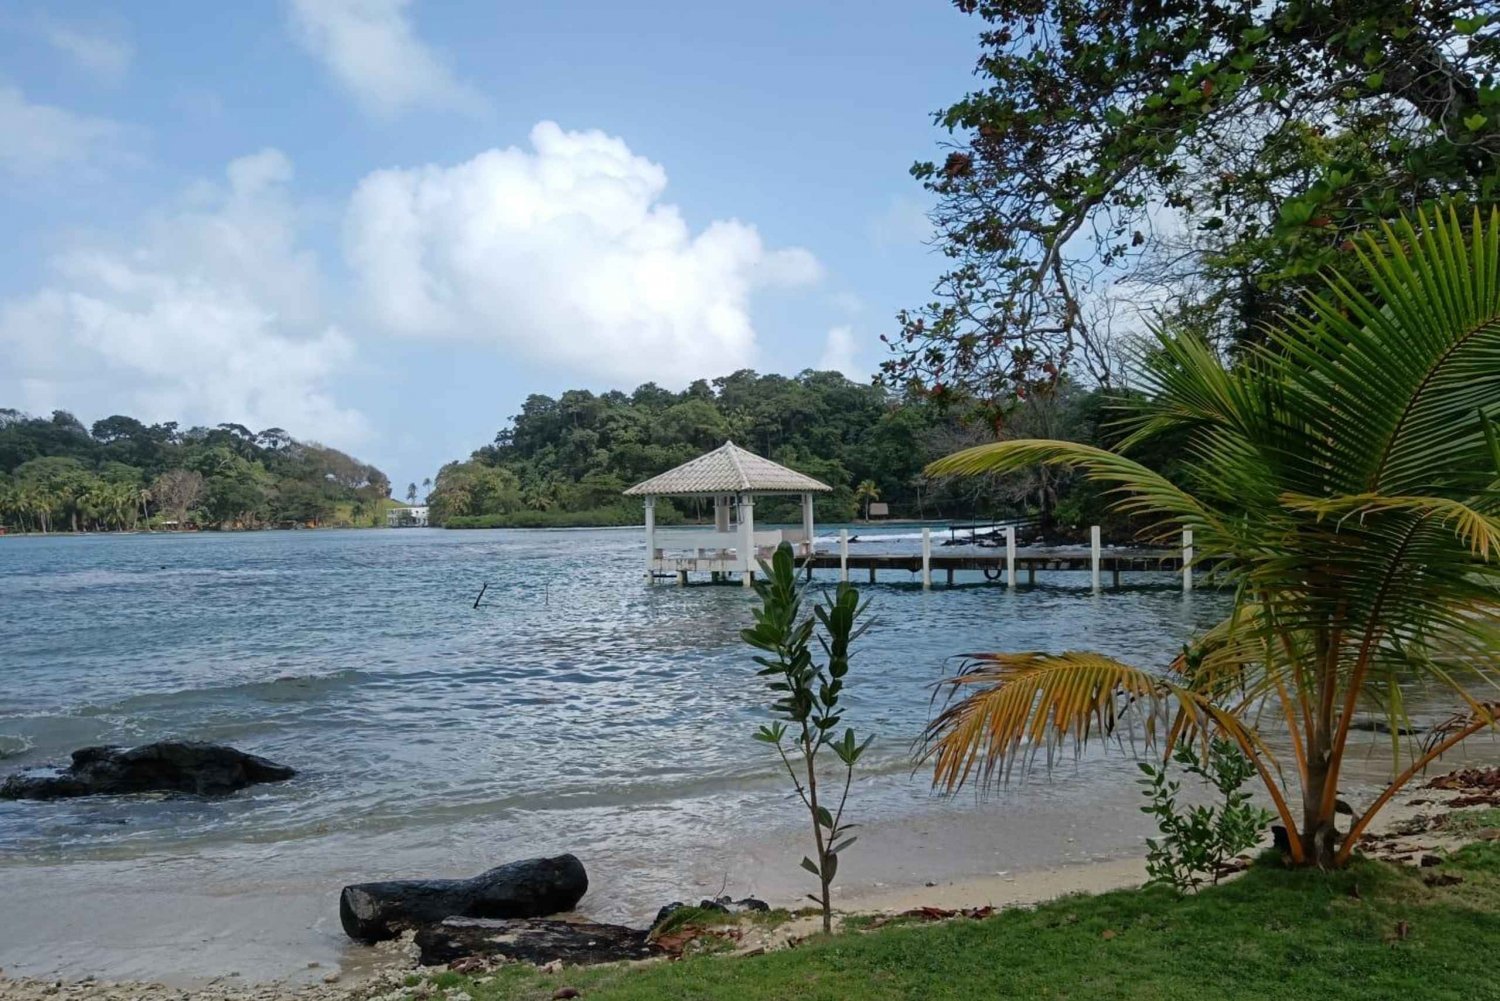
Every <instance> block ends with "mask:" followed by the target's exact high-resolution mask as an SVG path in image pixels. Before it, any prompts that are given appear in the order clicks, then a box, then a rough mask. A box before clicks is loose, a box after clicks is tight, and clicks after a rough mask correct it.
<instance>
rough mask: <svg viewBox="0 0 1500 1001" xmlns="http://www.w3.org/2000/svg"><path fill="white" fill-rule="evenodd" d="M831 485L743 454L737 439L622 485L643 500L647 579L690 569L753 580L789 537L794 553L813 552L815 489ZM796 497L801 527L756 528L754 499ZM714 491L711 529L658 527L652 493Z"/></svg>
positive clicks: (682, 579) (683, 576)
mask: <svg viewBox="0 0 1500 1001" xmlns="http://www.w3.org/2000/svg"><path fill="white" fill-rule="evenodd" d="M831 489H833V488H832V487H830V486H828V484H826V483H820V482H818V481H817V480H815V479H813V478H812V477H811V476H805V475H803V474H802V473H799V472H797V471H796V470H793V469H788V468H786V467H785V466H782V465H778V464H777V463H774V462H772V461H771V460H770V459H763V458H761V457H760V456H758V455H756V454H755V453H754V452H747V451H745V450H744V449H743V448H740V447H739V446H738V445H736V444H735V443H734V442H732V441H729V442H725V443H724V444H723V446H721V447H720V448H716V449H714V450H713V451H712V452H709V453H707V454H706V455H700V456H699V457H698V458H696V459H694V460H693V461H692V462H686V463H683V464H682V465H680V466H678V467H677V468H676V469H669V470H668V471H667V472H665V473H662V474H661V475H660V476H653V477H652V478H651V479H649V480H646V481H645V482H644V483H637V484H636V485H635V486H633V487H631V488H630V489H629V490H626V491H625V496H627V497H641V498H644V499H645V502H646V579H647V580H648V581H649V580H654V579H655V578H656V576H657V575H658V574H675V575H676V576H677V581H678V583H686V582H687V575H688V573H689V572H698V573H705V572H706V573H711V574H714V575H716V576H717V575H719V574H726V573H738V574H739V575H740V582H741V583H742V584H744V585H745V586H746V587H749V586H750V582H751V580H752V579H753V578H754V576H755V568H756V566H757V561H758V560H760V559H763V558H765V557H767V556H768V555H769V554H770V553H771V552H773V551H774V550H775V549H776V547H777V546H779V545H780V544H781V543H783V542H789V543H791V544H792V546H793V548H794V549H795V550H796V551H797V555H799V556H810V555H812V548H813V494H816V493H826V492H828V491H829V490H831ZM778 494H779V495H788V494H790V495H800V496H801V498H802V530H801V531H800V532H798V531H796V530H775V531H769V532H757V531H756V530H755V498H756V497H764V496H767V495H778ZM658 497H712V498H713V502H714V527H713V530H712V531H704V530H696V531H676V530H667V531H660V532H658V531H657V529H656V498H658Z"/></svg>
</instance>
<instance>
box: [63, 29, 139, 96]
mask: <svg viewBox="0 0 1500 1001" xmlns="http://www.w3.org/2000/svg"><path fill="white" fill-rule="evenodd" d="M41 31H42V37H43V38H45V39H46V40H47V42H48V44H50V45H51V46H52V47H53V48H55V49H57V50H58V51H59V52H61V53H63V54H64V55H66V56H67V57H68V58H70V59H72V60H73V62H75V63H77V64H78V66H79V67H80V68H81V69H83V70H85V71H87V72H89V73H92V74H93V75H94V76H96V77H98V78H99V79H101V80H103V81H104V82H105V83H119V82H120V81H121V80H123V79H124V78H125V74H126V73H127V72H129V70H130V62H131V60H132V59H134V58H135V46H133V45H131V44H130V40H129V39H128V38H126V37H125V36H124V35H123V34H122V33H120V32H118V31H114V30H111V29H108V28H104V27H102V26H99V25H88V26H85V25H81V24H67V23H64V22H62V21H54V20H51V19H44V20H43V21H42V23H41Z"/></svg>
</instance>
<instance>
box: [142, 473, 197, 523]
mask: <svg viewBox="0 0 1500 1001" xmlns="http://www.w3.org/2000/svg"><path fill="white" fill-rule="evenodd" d="M151 496H152V497H154V498H155V499H156V503H157V505H158V506H159V507H160V508H161V510H162V511H165V512H166V513H167V514H169V515H171V520H172V521H175V522H176V523H177V525H176V527H178V528H181V527H182V526H183V524H184V523H185V522H186V521H187V515H188V511H190V510H191V509H192V508H193V507H195V506H196V505H197V503H198V501H199V499H200V498H201V497H202V496H203V474H202V473H199V472H195V471H193V470H188V469H169V470H167V471H166V472H165V473H162V474H161V475H160V476H158V477H157V478H156V479H155V481H153V482H152V484H151Z"/></svg>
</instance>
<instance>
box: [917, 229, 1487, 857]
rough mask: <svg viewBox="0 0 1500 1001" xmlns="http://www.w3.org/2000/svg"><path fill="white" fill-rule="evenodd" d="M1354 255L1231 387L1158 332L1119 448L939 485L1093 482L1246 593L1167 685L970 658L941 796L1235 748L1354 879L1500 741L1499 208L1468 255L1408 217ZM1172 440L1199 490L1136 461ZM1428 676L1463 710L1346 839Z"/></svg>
mask: <svg viewBox="0 0 1500 1001" xmlns="http://www.w3.org/2000/svg"><path fill="white" fill-rule="evenodd" d="M1357 257H1358V260H1359V262H1360V265H1361V268H1360V270H1361V271H1362V274H1360V275H1358V276H1357V278H1355V279H1353V280H1351V279H1348V278H1343V277H1337V276H1335V277H1331V278H1330V279H1329V280H1328V289H1327V291H1326V292H1325V293H1324V294H1323V295H1322V297H1321V298H1317V299H1313V300H1310V301H1309V302H1308V303H1307V309H1306V314H1307V315H1306V317H1305V318H1301V319H1294V320H1291V321H1288V325H1287V327H1286V328H1285V329H1284V330H1281V331H1277V332H1273V333H1271V334H1270V336H1269V339H1268V342H1267V343H1266V345H1265V346H1264V347H1263V348H1254V349H1249V354H1248V355H1247V356H1245V357H1244V358H1243V359H1242V360H1241V362H1240V363H1239V364H1238V365H1236V366H1234V367H1233V368H1229V367H1226V366H1225V364H1224V362H1223V360H1222V359H1221V358H1220V357H1219V356H1218V355H1216V354H1215V353H1214V352H1213V351H1212V350H1211V349H1210V348H1209V347H1208V346H1207V345H1206V344H1205V343H1204V342H1203V341H1202V340H1201V339H1199V338H1198V337H1197V336H1195V335H1192V334H1187V333H1181V334H1169V333H1160V334H1158V338H1157V340H1158V342H1159V344H1158V345H1157V356H1156V357H1155V358H1154V359H1152V361H1151V362H1150V363H1149V364H1148V366H1147V367H1146V372H1145V373H1144V378H1145V380H1146V382H1147V384H1148V387H1147V388H1148V389H1149V390H1150V391H1151V396H1152V399H1151V401H1150V402H1149V403H1147V404H1145V405H1144V406H1143V407H1142V409H1140V410H1139V411H1138V412H1137V413H1135V414H1134V416H1133V417H1132V418H1130V419H1129V420H1128V421H1127V428H1128V429H1129V430H1130V432H1131V433H1130V434H1129V436H1128V437H1127V439H1126V440H1125V441H1124V443H1123V444H1122V445H1121V447H1120V450H1119V451H1106V450H1103V449H1098V448H1093V447H1089V446H1085V445H1079V444H1074V443H1070V442H1065V441H1052V440H1019V441H1005V442H999V443H996V444H990V445H983V446H980V447H978V448H972V449H969V450H967V451H964V452H959V453H957V454H954V455H951V456H949V457H947V458H945V459H942V460H940V461H938V462H936V463H934V464H933V465H932V466H931V467H930V470H929V471H930V472H931V473H933V474H937V475H964V476H975V475H991V474H995V473H1004V472H1008V471H1011V470H1015V469H1019V468H1022V467H1025V466H1028V465H1031V464H1034V463H1047V464H1053V465H1070V466H1074V467H1077V468H1080V469H1082V470H1083V472H1084V474H1085V475H1086V476H1088V477H1089V478H1090V479H1093V480H1095V481H1098V482H1100V483H1103V484H1106V485H1108V486H1110V487H1112V488H1113V489H1114V490H1115V492H1116V496H1117V498H1118V499H1119V506H1120V507H1121V508H1122V509H1124V510H1125V511H1128V512H1131V513H1134V514H1137V515H1142V514H1146V515H1150V516H1153V517H1155V518H1157V519H1160V520H1159V521H1158V522H1157V524H1156V525H1155V526H1154V527H1155V529H1156V530H1157V531H1159V532H1164V531H1165V530H1166V529H1167V528H1168V526H1172V527H1173V528H1175V527H1176V526H1178V525H1181V526H1185V527H1187V528H1190V529H1192V530H1193V532H1194V533H1195V539H1194V541H1195V544H1196V545H1197V546H1198V547H1199V551H1200V552H1207V553H1210V554H1212V556H1213V558H1214V559H1215V560H1216V561H1217V563H1216V565H1215V567H1214V571H1213V572H1214V573H1215V574H1216V575H1217V576H1218V577H1219V579H1221V580H1222V581H1223V582H1224V583H1225V584H1226V585H1232V586H1233V588H1234V597H1235V606H1234V611H1233V613H1232V614H1231V615H1230V616H1229V618H1227V619H1226V620H1225V621H1224V622H1222V623H1220V624H1219V625H1217V626H1216V627H1214V628H1213V629H1212V630H1210V631H1209V632H1208V633H1207V634H1206V635H1204V636H1203V637H1201V639H1200V641H1199V642H1198V644H1196V645H1195V647H1194V648H1192V649H1190V650H1187V651H1184V655H1183V656H1181V657H1179V658H1178V659H1177V661H1176V662H1175V663H1174V664H1173V665H1172V667H1171V669H1170V670H1169V671H1168V672H1167V673H1166V674H1165V675H1163V674H1162V673H1160V672H1152V671H1146V670H1142V669H1140V668H1137V667H1132V666H1129V665H1127V664H1123V663H1121V662H1119V661H1117V660H1114V659H1112V658H1110V657H1105V656H1101V655H1099V654H1092V653H1061V654H1043V653H997V654H986V655H982V656H977V657H974V658H971V659H970V660H969V662H968V663H967V664H966V665H965V667H964V669H963V670H962V671H961V672H960V673H959V674H958V676H956V677H953V678H951V679H949V680H948V681H946V682H944V684H945V686H946V690H947V692H948V693H949V695H950V696H951V697H950V699H949V701H948V702H947V704H946V705H945V706H944V707H943V709H942V710H941V711H940V712H939V714H938V715H937V716H936V717H935V718H934V719H933V721H932V722H931V724H930V725H929V728H928V731H927V735H926V746H925V754H926V757H927V759H928V760H930V761H931V762H932V763H933V765H934V769H935V771H934V780H935V782H936V783H937V784H939V785H940V786H944V787H946V788H949V789H953V788H956V787H957V786H959V785H962V784H963V783H964V782H966V781H968V780H970V779H978V780H994V779H1003V777H1004V776H1005V775H1007V774H1009V773H1010V771H1011V768H1012V767H1013V766H1014V765H1015V764H1017V763H1020V764H1021V765H1022V767H1023V768H1024V767H1025V765H1026V764H1027V763H1029V762H1030V761H1032V760H1034V759H1035V757H1036V756H1037V755H1039V754H1050V753H1051V752H1052V751H1053V750H1056V749H1057V747H1058V745H1060V744H1062V743H1065V742H1075V743H1081V742H1084V741H1086V740H1088V739H1089V738H1098V737H1107V736H1109V735H1111V734H1112V733H1117V731H1118V729H1119V728H1120V727H1124V726H1135V725H1138V724H1141V723H1144V724H1146V725H1145V726H1144V729H1143V731H1142V732H1143V734H1144V737H1145V738H1146V740H1148V741H1151V740H1153V739H1154V740H1155V741H1156V742H1157V743H1159V744H1161V745H1165V747H1166V749H1167V750H1168V752H1170V750H1171V748H1172V746H1173V745H1175V744H1176V743H1178V742H1180V741H1188V742H1191V743H1192V744H1193V745H1194V746H1198V747H1202V746H1206V744H1207V741H1208V739H1209V738H1213V737H1227V738H1229V739H1232V740H1233V741H1234V742H1235V743H1236V744H1238V745H1239V747H1240V749H1241V750H1242V751H1243V752H1244V753H1245V754H1246V755H1247V756H1248V757H1249V758H1250V760H1251V761H1252V763H1253V764H1254V765H1255V768H1256V769H1257V771H1258V772H1259V775H1260V778H1261V780H1262V781H1263V782H1264V784H1265V786H1266V790H1267V792H1268V793H1269V795H1270V798H1271V800H1272V803H1273V804H1274V806H1275V807H1276V811H1277V813H1278V815H1279V816H1280V821H1281V824H1282V825H1283V826H1284V827H1285V830H1286V832H1287V834H1288V837H1287V845H1286V848H1285V850H1286V852H1287V854H1288V855H1289V856H1290V861H1292V862H1293V863H1296V864H1308V865H1319V866H1331V865H1341V864H1343V863H1344V862H1346V861H1347V860H1348V859H1349V857H1350V854H1351V853H1352V852H1353V850H1354V848H1355V845H1356V843H1357V842H1358V841H1359V838H1360V835H1361V834H1362V833H1363V832H1364V831H1365V829H1366V828H1367V826H1368V825H1369V823H1370V821H1371V819H1372V818H1374V816H1375V815H1376V813H1377V812H1378V811H1379V810H1380V809H1381V807H1383V806H1384V805H1385V804H1386V803H1387V802H1388V801H1389V799H1390V798H1391V796H1392V795H1394V794H1395V793H1396V792H1397V791H1398V790H1399V789H1400V788H1401V787H1402V786H1403V785H1405V784H1406V783H1407V782H1408V781H1409V780H1410V779H1411V778H1412V777H1413V776H1415V775H1417V774H1418V773H1420V772H1421V770H1422V769H1423V768H1424V767H1426V766H1427V765H1428V764H1430V763H1431V762H1433V761H1434V760H1436V759H1437V758H1438V756H1440V755H1442V754H1443V753H1444V752H1446V751H1448V750H1449V749H1451V748H1453V747H1454V746H1456V745H1457V744H1458V743H1459V742H1460V741H1462V740H1464V739H1465V738H1466V737H1468V736H1470V735H1471V734H1474V733H1476V732H1478V731H1479V730H1482V729H1485V728H1488V727H1492V726H1494V725H1495V723H1496V716H1497V711H1500V702H1495V701H1486V700H1485V699H1486V696H1484V695H1481V694H1480V692H1481V690H1482V689H1483V688H1485V687H1487V686H1490V685H1493V684H1495V683H1497V682H1500V661H1497V657H1496V654H1497V650H1500V629H1497V622H1500V430H1497V423H1500V421H1497V417H1500V211H1497V212H1492V213H1491V214H1490V216H1489V218H1488V220H1487V222H1486V221H1484V220H1482V219H1481V218H1480V217H1479V216H1478V214H1477V213H1476V215H1475V218H1474V222H1473V231H1472V235H1471V236H1470V237H1468V238H1466V237H1465V235H1464V232H1463V230H1462V228H1461V227H1460V225H1459V223H1458V220H1457V218H1456V217H1450V218H1448V219H1442V218H1439V219H1437V220H1434V221H1432V222H1428V221H1427V220H1426V219H1425V218H1423V219H1420V220H1419V221H1418V223H1417V225H1416V226H1412V225H1410V224H1405V223H1403V224H1402V225H1400V226H1399V227H1396V228H1394V229H1386V230H1385V232H1384V235H1383V238H1378V239H1377V238H1375V237H1368V238H1367V239H1366V241H1365V245H1364V246H1363V247H1361V248H1358V250H1357ZM1168 432H1176V433H1178V434H1182V435H1185V436H1186V437H1187V442H1188V444H1187V446H1186V447H1185V448H1184V449H1183V450H1182V461H1183V464H1184V467H1185V472H1184V476H1183V477H1182V481H1183V483H1184V484H1185V485H1184V486H1182V487H1179V486H1178V485H1176V484H1175V483H1172V482H1169V481H1168V480H1167V479H1165V478H1164V477H1163V476H1161V475H1159V474H1158V473H1155V472H1153V471H1152V470H1150V469H1147V468H1145V467H1144V466H1141V465H1140V464H1138V463H1136V462H1135V461H1133V460H1131V459H1129V458H1127V457H1126V456H1125V455H1123V454H1120V453H1121V452H1122V451H1125V450H1127V449H1129V448H1130V447H1131V446H1133V445H1135V444H1137V443H1139V442H1142V441H1144V440H1146V439H1148V438H1152V437H1155V436H1157V435H1160V434H1164V433H1168ZM1418 683H1421V684H1425V685H1427V686H1429V687H1430V688H1435V689H1436V690H1437V691H1439V692H1446V693H1447V694H1449V695H1450V696H1452V697H1453V698H1454V700H1455V705H1456V706H1457V707H1458V709H1457V711H1456V712H1455V713H1454V714H1453V716H1452V717H1451V718H1450V719H1448V720H1446V721H1445V722H1443V723H1440V724H1439V725H1438V726H1436V727H1435V728H1432V729H1431V730H1429V731H1428V732H1427V734H1426V735H1425V737H1423V738H1420V739H1418V738H1408V739H1407V740H1406V741H1405V742H1403V740H1402V738H1401V737H1399V736H1393V737H1392V757H1393V762H1392V771H1391V779H1390V782H1389V784H1388V785H1387V786H1386V788H1385V789H1384V790H1383V791H1382V792H1381V793H1380V794H1379V795H1377V796H1375V797H1374V799H1373V800H1372V801H1371V802H1369V803H1368V804H1366V805H1365V807H1364V809H1363V810H1362V811H1360V812H1358V813H1356V814H1355V817H1354V820H1353V821H1352V823H1351V826H1350V830H1348V831H1347V832H1340V831H1338V830H1337V828H1336V827H1335V823H1334V821H1335V816H1336V811H1337V809H1338V807H1339V806H1340V805H1341V804H1340V801H1339V798H1338V788H1339V780H1340V776H1341V773H1342V769H1343V764H1344V760H1345V757H1346V753H1347V750H1348V744H1349V734H1350V729H1351V727H1352V726H1353V725H1354V723H1355V722H1356V718H1357V716H1358V714H1359V713H1360V712H1361V711H1369V710H1373V711H1375V712H1377V713H1380V714H1382V715H1383V716H1385V717H1386V718H1387V720H1388V722H1389V724H1390V729H1391V733H1392V734H1401V733H1405V732H1410V727H1409V720H1408V711H1407V709H1406V699H1407V697H1408V693H1409V692H1410V691H1411V690H1412V686H1413V685H1414V684H1418ZM1263 712H1264V715H1262V713H1263ZM1270 720H1274V721H1275V722H1274V724H1272V723H1270V722H1267V721H1270ZM1268 737H1269V738H1271V739H1272V740H1274V741H1275V742H1277V743H1278V745H1279V746H1282V747H1284V748H1286V750H1285V751H1284V752H1282V754H1283V755H1284V756H1285V757H1286V758H1287V759H1289V760H1287V761H1283V760H1282V756H1281V755H1278V754H1277V753H1276V752H1274V751H1273V749H1272V747H1271V744H1270V742H1269V741H1268V739H1267V738H1268ZM1293 776H1295V785H1294V783H1293V778H1292V777H1293ZM1299 793H1300V797H1301V804H1300V807H1301V809H1300V811H1294V809H1293V805H1292V804H1293V803H1294V802H1295V801H1296V798H1297V796H1298V794H1299Z"/></svg>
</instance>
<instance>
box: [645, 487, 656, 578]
mask: <svg viewBox="0 0 1500 1001" xmlns="http://www.w3.org/2000/svg"><path fill="white" fill-rule="evenodd" d="M655 581H656V498H655V497H647V498H646V583H647V584H651V583H655Z"/></svg>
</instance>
